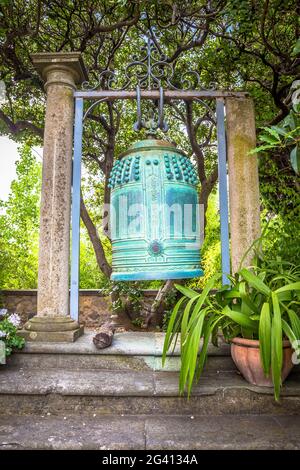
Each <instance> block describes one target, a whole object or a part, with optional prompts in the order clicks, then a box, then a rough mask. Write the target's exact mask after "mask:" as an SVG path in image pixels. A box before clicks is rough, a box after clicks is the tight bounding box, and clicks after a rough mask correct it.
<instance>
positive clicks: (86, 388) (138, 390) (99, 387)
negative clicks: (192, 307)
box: [0, 367, 300, 415]
mask: <svg viewBox="0 0 300 470" xmlns="http://www.w3.org/2000/svg"><path fill="white" fill-rule="evenodd" d="M299 379H300V375H299V373H298V372H297V371H296V372H294V373H292V374H291V376H290V377H289V378H288V380H287V381H286V383H285V384H284V386H283V390H282V399H281V403H280V404H277V403H275V402H274V399H273V390H272V388H266V387H255V386H253V385H250V384H248V383H247V382H246V381H245V380H244V379H243V378H242V377H241V376H240V375H238V374H237V373H236V372H235V371H209V372H206V373H204V374H203V377H202V378H201V380H200V382H199V384H198V385H197V386H196V387H195V388H194V389H193V394H192V396H191V398H190V399H189V400H187V398H186V397H180V396H179V395H178V373H177V372H161V371H124V370H119V371H118V370H101V371H98V370H62V369H58V370H54V369H49V370H40V369H32V370H31V369H19V368H16V367H8V368H6V369H4V370H2V372H1V373H0V414H35V415H46V414H47V413H51V414H55V415H61V414H62V413H73V412H76V413H80V414H85V415H92V414H96V415H107V414H111V415H114V414H149V415H151V414H181V415H185V414H201V415H211V414H214V415H226V414H236V415H237V414H240V413H247V414H274V415H281V414H285V413H288V414H300V380H299Z"/></svg>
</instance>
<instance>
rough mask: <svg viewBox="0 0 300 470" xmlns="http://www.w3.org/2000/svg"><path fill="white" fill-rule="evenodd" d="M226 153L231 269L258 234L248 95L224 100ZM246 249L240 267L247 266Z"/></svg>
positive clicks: (251, 112) (251, 111) (253, 139)
mask: <svg viewBox="0 0 300 470" xmlns="http://www.w3.org/2000/svg"><path fill="white" fill-rule="evenodd" d="M226 124H227V154H228V172H229V206H230V236H231V263H232V272H233V273H235V272H236V271H237V270H238V267H239V265H240V262H241V260H242V258H243V256H244V254H245V253H246V251H247V250H248V249H249V247H250V246H251V244H252V243H253V241H254V240H255V239H257V238H259V236H260V233H261V231H260V203H259V182H258V167H257V156H256V155H249V153H248V152H249V151H250V150H251V149H253V148H254V147H255V146H256V135H255V119H254V106H253V101H252V99H251V98H227V99H226ZM252 258H253V252H252V251H251V252H249V253H248V255H247V256H246V258H245V259H244V261H243V266H245V267H246V266H249V265H250V264H251V260H252Z"/></svg>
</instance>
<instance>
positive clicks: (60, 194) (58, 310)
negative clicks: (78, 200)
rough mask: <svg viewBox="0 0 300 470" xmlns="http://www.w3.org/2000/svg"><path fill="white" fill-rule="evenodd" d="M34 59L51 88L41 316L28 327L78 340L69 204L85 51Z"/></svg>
mask: <svg viewBox="0 0 300 470" xmlns="http://www.w3.org/2000/svg"><path fill="white" fill-rule="evenodd" d="M32 60H33V63H34V65H35V67H36V69H37V70H38V72H39V73H40V75H41V77H42V78H43V80H44V81H45V90H46V92H47V104H46V118H45V132H44V150H43V174H42V197H41V216H40V240H39V270H38V300H37V302H38V303H37V316H35V317H33V318H32V319H31V320H29V322H27V323H26V325H25V330H24V331H23V334H24V336H25V337H26V339H27V340H32V341H74V340H75V339H76V338H77V337H78V336H80V334H81V333H82V332H83V330H82V328H80V327H79V325H78V323H77V322H75V321H74V320H72V319H71V318H70V316H69V256H70V206H71V174H72V144H73V121H74V97H73V92H74V90H76V84H79V83H81V82H82V81H83V80H85V79H86V78H87V76H86V71H85V68H84V64H83V62H82V59H81V55H80V53H77V52H71V53H65V52H63V53H38V54H33V55H32Z"/></svg>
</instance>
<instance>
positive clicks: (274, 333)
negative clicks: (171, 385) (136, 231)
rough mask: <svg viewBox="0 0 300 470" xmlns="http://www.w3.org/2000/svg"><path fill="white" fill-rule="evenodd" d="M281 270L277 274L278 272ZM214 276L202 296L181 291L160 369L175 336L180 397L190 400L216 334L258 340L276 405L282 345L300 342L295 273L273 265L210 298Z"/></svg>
mask: <svg viewBox="0 0 300 470" xmlns="http://www.w3.org/2000/svg"><path fill="white" fill-rule="evenodd" d="M279 264H280V267H281V271H279V270H278V265H279ZM220 276H221V275H220V274H218V275H215V276H213V277H212V278H211V279H210V281H209V282H208V283H207V284H206V286H205V287H204V289H203V291H202V292H201V293H199V292H196V291H194V290H193V289H189V288H186V287H183V286H180V285H176V288H177V289H178V290H179V291H180V292H181V293H182V294H183V296H182V297H181V298H180V300H179V301H178V302H177V304H176V306H175V307H174V310H173V312H172V315H171V317H170V321H169V325H168V328H167V332H166V337H165V342H164V348H163V364H164V363H165V360H166V354H167V352H168V350H170V349H171V348H172V347H174V346H175V345H176V343H177V340H178V338H179V336H180V348H181V370H180V377H179V389H180V393H183V392H184V391H185V389H186V388H187V392H188V395H190V392H191V389H192V386H193V383H194V382H197V381H198V380H199V378H200V376H201V373H202V371H203V367H204V365H205V361H206V357H207V349H208V345H209V341H210V340H211V341H212V342H213V344H215V345H217V333H218V330H219V329H220V330H221V331H222V333H223V336H224V338H225V340H226V341H230V340H231V339H233V338H234V337H237V336H240V337H243V338H249V339H258V340H259V342H260V355H261V362H262V366H263V369H264V373H265V375H266V376H269V375H270V374H271V376H272V381H273V384H274V396H275V399H276V400H278V399H279V395H280V386H281V368H282V341H283V338H284V337H286V338H288V339H289V340H290V342H291V344H296V343H295V342H297V341H299V340H300V316H299V314H300V308H299V306H300V275H299V267H296V266H293V265H290V264H288V265H285V263H283V262H281V261H280V262H279V261H278V262H277V264H276V266H275V265H272V263H271V264H270V266H269V267H267V266H265V267H264V269H261V268H259V267H254V268H252V269H246V268H243V269H241V270H240V271H239V272H238V273H237V274H236V275H235V276H234V277H231V278H230V281H231V284H230V285H226V286H223V287H222V288H221V289H219V290H218V291H217V292H216V293H215V294H212V293H211V290H212V289H213V287H214V286H215V285H216V283H217V282H218V280H219V278H220Z"/></svg>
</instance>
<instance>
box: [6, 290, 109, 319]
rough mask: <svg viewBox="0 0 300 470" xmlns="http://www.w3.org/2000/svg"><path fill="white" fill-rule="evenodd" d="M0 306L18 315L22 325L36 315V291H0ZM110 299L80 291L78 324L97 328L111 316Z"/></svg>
mask: <svg viewBox="0 0 300 470" xmlns="http://www.w3.org/2000/svg"><path fill="white" fill-rule="evenodd" d="M0 306H1V308H7V309H8V311H9V312H10V313H18V314H19V315H20V317H21V320H22V324H24V323H25V322H26V321H27V320H28V319H29V318H31V317H33V316H34V315H36V309H37V291H36V290H34V289H33V290H2V291H0ZM110 306H111V302H110V298H109V297H106V296H103V295H102V294H100V293H99V292H98V291H97V290H81V291H80V292H79V308H80V314H79V322H80V323H81V324H83V325H84V326H87V327H97V326H99V325H101V324H102V323H103V322H104V321H106V320H107V319H108V318H109V317H110V315H111V313H112V312H111V308H110Z"/></svg>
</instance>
